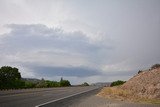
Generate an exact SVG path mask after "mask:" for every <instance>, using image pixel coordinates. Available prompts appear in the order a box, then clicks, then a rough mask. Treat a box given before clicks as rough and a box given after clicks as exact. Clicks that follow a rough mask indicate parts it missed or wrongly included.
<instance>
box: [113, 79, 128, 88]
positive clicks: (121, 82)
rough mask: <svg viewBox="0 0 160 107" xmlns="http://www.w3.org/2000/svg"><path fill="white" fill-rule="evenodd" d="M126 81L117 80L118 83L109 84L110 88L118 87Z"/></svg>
mask: <svg viewBox="0 0 160 107" xmlns="http://www.w3.org/2000/svg"><path fill="white" fill-rule="evenodd" d="M125 82H126V81H121V80H118V81H114V82H112V83H111V87H113V86H118V85H122V84H124V83H125Z"/></svg>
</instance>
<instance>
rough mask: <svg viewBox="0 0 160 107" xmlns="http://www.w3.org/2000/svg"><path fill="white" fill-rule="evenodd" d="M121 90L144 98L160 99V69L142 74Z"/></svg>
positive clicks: (129, 81) (124, 85)
mask: <svg viewBox="0 0 160 107" xmlns="http://www.w3.org/2000/svg"><path fill="white" fill-rule="evenodd" d="M120 88H121V89H123V90H129V91H131V92H132V93H133V95H137V96H139V97H142V98H149V99H160V67H158V68H154V69H149V70H147V71H142V72H140V73H139V74H137V75H135V76H134V77H133V78H131V79H130V80H128V81H127V82H126V83H125V84H123V85H122V86H120Z"/></svg>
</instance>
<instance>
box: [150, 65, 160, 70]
mask: <svg viewBox="0 0 160 107" xmlns="http://www.w3.org/2000/svg"><path fill="white" fill-rule="evenodd" d="M156 68H160V64H154V65H152V66H151V69H156Z"/></svg>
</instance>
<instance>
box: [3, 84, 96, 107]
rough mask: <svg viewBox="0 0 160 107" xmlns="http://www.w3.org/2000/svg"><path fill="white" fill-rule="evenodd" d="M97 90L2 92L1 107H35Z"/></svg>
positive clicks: (70, 88)
mask: <svg viewBox="0 0 160 107" xmlns="http://www.w3.org/2000/svg"><path fill="white" fill-rule="evenodd" d="M96 88H97V87H95V86H88V87H61V88H46V89H45V88H43V89H26V90H10V91H0V107H35V106H38V105H41V104H44V103H46V102H52V101H54V100H57V99H61V98H64V97H68V96H72V95H75V94H77V93H82V92H86V91H89V90H93V89H96Z"/></svg>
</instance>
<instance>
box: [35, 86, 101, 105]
mask: <svg viewBox="0 0 160 107" xmlns="http://www.w3.org/2000/svg"><path fill="white" fill-rule="evenodd" d="M95 89H98V88H94V89H90V90H87V91H82V92H80V93H76V94H72V95H69V96H66V97H62V98H59V99H56V100H51V101H48V102H46V103H42V104H39V105H36V106H35V107H40V106H43V105H46V104H49V103H53V102H56V101H60V100H63V99H66V98H70V97H73V96H76V95H80V94H83V93H86V92H89V91H92V90H95Z"/></svg>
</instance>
